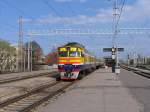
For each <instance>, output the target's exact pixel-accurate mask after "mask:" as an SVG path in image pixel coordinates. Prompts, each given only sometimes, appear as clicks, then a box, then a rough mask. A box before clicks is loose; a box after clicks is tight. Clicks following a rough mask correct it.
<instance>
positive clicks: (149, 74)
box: [121, 65, 150, 78]
mask: <svg viewBox="0 0 150 112" xmlns="http://www.w3.org/2000/svg"><path fill="white" fill-rule="evenodd" d="M121 67H122V68H123V69H126V70H128V71H133V72H134V73H136V74H139V75H142V76H144V77H147V78H150V71H149V70H144V69H139V68H134V67H128V66H125V65H122V66H121Z"/></svg>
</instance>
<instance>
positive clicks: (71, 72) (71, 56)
mask: <svg viewBox="0 0 150 112" xmlns="http://www.w3.org/2000/svg"><path fill="white" fill-rule="evenodd" d="M58 53H59V56H58V70H59V72H60V79H61V80H76V79H77V78H78V76H79V74H80V72H81V70H82V67H83V57H82V49H81V48H79V47H69V46H68V47H60V48H58Z"/></svg>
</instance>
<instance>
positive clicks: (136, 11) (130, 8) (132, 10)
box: [122, 0, 150, 22]
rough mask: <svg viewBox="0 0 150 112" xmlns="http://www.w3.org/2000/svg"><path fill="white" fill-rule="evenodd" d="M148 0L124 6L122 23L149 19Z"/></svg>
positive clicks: (138, 0)
mask: <svg viewBox="0 0 150 112" xmlns="http://www.w3.org/2000/svg"><path fill="white" fill-rule="evenodd" d="M149 12H150V0H137V2H135V3H134V4H133V5H126V6H125V7H124V12H123V17H122V20H123V21H141V22H144V21H145V20H147V19H150V13H149Z"/></svg>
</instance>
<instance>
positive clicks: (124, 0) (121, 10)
mask: <svg viewBox="0 0 150 112" xmlns="http://www.w3.org/2000/svg"><path fill="white" fill-rule="evenodd" d="M125 2H126V0H123V3H122V6H121V9H120V14H119V17H118V20H117V26H118V25H119V21H120V18H121V16H122V12H123V8H124V6H125Z"/></svg>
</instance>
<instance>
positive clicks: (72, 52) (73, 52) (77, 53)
mask: <svg viewBox="0 0 150 112" xmlns="http://www.w3.org/2000/svg"><path fill="white" fill-rule="evenodd" d="M69 54H70V57H79V56H80V52H77V51H70V53H69Z"/></svg>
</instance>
